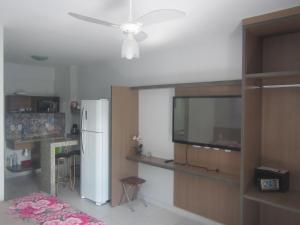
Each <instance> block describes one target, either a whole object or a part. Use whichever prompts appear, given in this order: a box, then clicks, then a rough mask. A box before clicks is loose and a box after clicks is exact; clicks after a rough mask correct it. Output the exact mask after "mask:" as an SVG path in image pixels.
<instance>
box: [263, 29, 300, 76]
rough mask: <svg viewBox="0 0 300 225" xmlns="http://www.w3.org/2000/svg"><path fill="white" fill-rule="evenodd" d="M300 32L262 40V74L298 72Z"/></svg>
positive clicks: (299, 63) (299, 65)
mask: <svg viewBox="0 0 300 225" xmlns="http://www.w3.org/2000/svg"><path fill="white" fill-rule="evenodd" d="M299 58H300V32H297V33H288V34H284V35H276V36H270V37H266V38H264V39H263V72H274V71H288V70H300V60H299Z"/></svg>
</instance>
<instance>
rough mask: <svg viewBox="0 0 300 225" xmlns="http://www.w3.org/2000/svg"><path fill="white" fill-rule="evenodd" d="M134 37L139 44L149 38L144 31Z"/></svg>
mask: <svg viewBox="0 0 300 225" xmlns="http://www.w3.org/2000/svg"><path fill="white" fill-rule="evenodd" d="M134 37H135V40H136V41H137V42H142V41H145V40H146V39H147V38H148V34H146V33H145V32H144V31H141V32H139V33H138V34H136V35H135V36H134Z"/></svg>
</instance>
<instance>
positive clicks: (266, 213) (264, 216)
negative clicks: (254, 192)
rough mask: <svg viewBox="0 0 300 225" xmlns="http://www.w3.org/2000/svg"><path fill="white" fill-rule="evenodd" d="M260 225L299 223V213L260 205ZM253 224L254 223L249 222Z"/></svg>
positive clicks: (290, 224)
mask: <svg viewBox="0 0 300 225" xmlns="http://www.w3.org/2000/svg"><path fill="white" fill-rule="evenodd" d="M259 224H260V225H283V224H284V225H299V224H300V214H299V213H294V212H289V211H286V210H282V209H279V208H275V207H272V206H267V205H260V223H259ZM249 225H254V224H249Z"/></svg>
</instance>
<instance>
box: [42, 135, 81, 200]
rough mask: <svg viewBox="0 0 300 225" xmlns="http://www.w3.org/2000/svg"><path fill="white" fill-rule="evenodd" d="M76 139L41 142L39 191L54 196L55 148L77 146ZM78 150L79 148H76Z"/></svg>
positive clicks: (77, 141) (56, 139)
mask: <svg viewBox="0 0 300 225" xmlns="http://www.w3.org/2000/svg"><path fill="white" fill-rule="evenodd" d="M78 145H79V140H78V139H77V138H55V139H51V138H50V139H45V140H42V141H41V169H42V174H41V190H42V191H44V192H46V193H49V194H51V195H55V194H56V185H55V148H57V147H72V146H78ZM78 148H79V147H78Z"/></svg>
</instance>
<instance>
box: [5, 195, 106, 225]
mask: <svg viewBox="0 0 300 225" xmlns="http://www.w3.org/2000/svg"><path fill="white" fill-rule="evenodd" d="M9 212H10V213H11V214H12V215H15V216H16V217H18V218H21V219H24V220H30V221H32V222H35V223H36V224H39V225H105V224H104V222H102V221H101V220H97V219H95V218H93V217H91V216H89V215H87V214H85V213H83V212H80V211H78V210H75V209H73V208H72V207H70V206H69V205H68V204H66V203H63V202H61V201H59V200H58V199H57V198H56V197H54V196H50V195H47V194H43V193H33V194H31V195H29V196H25V197H21V198H17V199H15V200H13V201H12V205H11V206H10V208H9Z"/></svg>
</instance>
